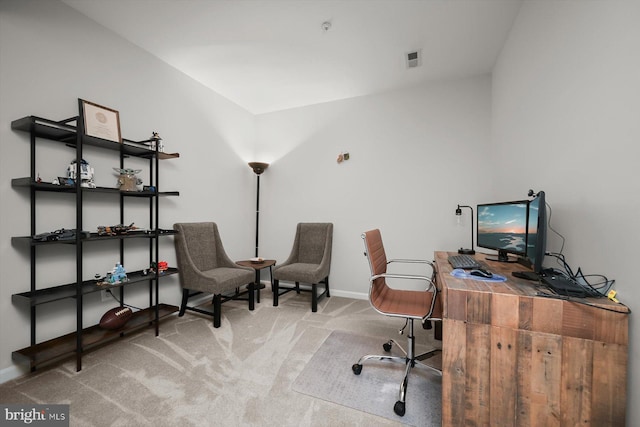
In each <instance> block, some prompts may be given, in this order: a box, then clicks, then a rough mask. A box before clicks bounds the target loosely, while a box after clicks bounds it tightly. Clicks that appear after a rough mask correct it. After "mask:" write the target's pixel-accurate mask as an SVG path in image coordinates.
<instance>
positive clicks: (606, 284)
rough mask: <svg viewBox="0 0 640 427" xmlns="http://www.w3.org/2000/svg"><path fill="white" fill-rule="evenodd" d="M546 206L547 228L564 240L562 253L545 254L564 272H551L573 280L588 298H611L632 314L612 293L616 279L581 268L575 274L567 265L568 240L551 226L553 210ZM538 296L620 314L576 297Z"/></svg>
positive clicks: (554, 270) (555, 270)
mask: <svg viewBox="0 0 640 427" xmlns="http://www.w3.org/2000/svg"><path fill="white" fill-rule="evenodd" d="M545 204H546V207H547V208H548V209H549V217H548V219H547V226H548V228H549V230H551V231H553V232H554V233H555V234H556V235H557V236H558V237H560V239H561V240H562V244H561V245H560V252H557V253H556V252H545V255H548V256H552V257H554V258H556V261H557V262H558V264H560V266H561V267H562V270H558V269H550V270H551V271H552V272H553V273H554V274H557V275H562V276H564V277H565V278H567V279H569V280H571V281H572V282H574V283H576V284H577V285H579V286H580V287H582V288H583V289H584V290H585V291H586V292H587V295H588V296H590V297H596V298H604V297H609V299H611V300H612V301H615V302H617V303H618V304H620V305H622V306H624V307H626V308H627V310H628V311H627V313H625V314H629V313H631V309H630V308H629V307H628V306H626V305H625V304H622V303H621V302H620V301H618V300H617V299H616V298H615V291H611V288H612V287H613V285H614V283H615V282H616V281H615V279H611V280H610V279H608V278H607V277H606V276H604V275H602V274H584V273H583V272H582V268H581V267H578V270H577V271H576V272H575V273H574V272H573V270H572V269H571V267H570V266H569V264H568V263H567V261H566V259H565V256H564V254H563V251H564V244H565V241H566V239H565V238H564V236H563V235H562V234H560V233H559V232H558V231H556V230H555V229H554V228H553V227H552V226H551V216H552V214H553V210H552V209H551V205H549V204H548V203H545ZM594 278H597V280H596V281H595V282H594V281H593V280H594ZM612 294H613V297H611V295H612ZM537 295H539V296H543V297H548V298H558V299H563V300H567V301H572V302H576V303H579V304H584V305H588V306H592V307H596V308H600V309H602V310H606V311H613V312H616V313H619V311H618V310H613V309H609V308H606V307H601V306H596V305H595V304H593V303H590V302H588V301H584V300H582V299H578V298H575V297H570V296H564V295H552V294H546V293H543V292H538V294H537Z"/></svg>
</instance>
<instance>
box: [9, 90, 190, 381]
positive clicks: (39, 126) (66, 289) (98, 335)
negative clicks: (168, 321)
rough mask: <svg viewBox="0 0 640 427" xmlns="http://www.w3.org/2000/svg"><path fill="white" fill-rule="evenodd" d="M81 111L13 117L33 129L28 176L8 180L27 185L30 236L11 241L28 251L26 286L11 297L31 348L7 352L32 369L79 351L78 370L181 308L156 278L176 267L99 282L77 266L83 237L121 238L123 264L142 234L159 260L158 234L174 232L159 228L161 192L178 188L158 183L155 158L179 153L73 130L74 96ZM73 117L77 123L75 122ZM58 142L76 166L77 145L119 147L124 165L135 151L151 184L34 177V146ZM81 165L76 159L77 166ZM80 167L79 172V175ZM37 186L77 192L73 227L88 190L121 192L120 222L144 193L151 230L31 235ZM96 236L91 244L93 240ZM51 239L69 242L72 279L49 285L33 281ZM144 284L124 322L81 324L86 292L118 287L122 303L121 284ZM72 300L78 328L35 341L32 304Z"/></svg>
mask: <svg viewBox="0 0 640 427" xmlns="http://www.w3.org/2000/svg"><path fill="white" fill-rule="evenodd" d="M78 108H79V112H80V113H79V115H78V116H75V117H72V118H70V119H66V120H61V121H54V120H48V119H44V118H41V117H36V116H26V117H23V118H21V119H18V120H14V121H13V122H12V123H11V128H12V129H13V130H16V131H21V132H26V133H28V134H29V136H30V144H31V146H30V148H31V151H30V157H31V162H30V176H28V177H22V178H14V179H12V181H11V185H12V187H14V188H16V189H26V190H28V191H29V192H30V196H31V198H30V217H31V230H30V235H29V236H17V237H12V239H11V240H12V244H15V245H26V246H28V249H29V251H30V259H31V268H30V278H31V280H30V289H29V291H27V292H22V293H17V294H13V295H12V301H13V302H14V303H15V304H23V305H26V306H28V307H29V309H30V316H31V345H30V346H29V347H26V348H23V349H20V350H17V351H14V352H13V353H12V357H13V359H14V360H16V361H19V362H25V363H28V364H29V366H30V368H31V370H32V371H33V370H36V369H37V368H38V367H41V366H44V365H49V364H51V363H55V362H58V361H60V360H64V359H67V358H70V357H73V356H75V358H76V369H77V370H78V371H79V370H81V369H82V355H83V353H85V352H87V351H89V350H91V349H94V348H97V347H99V346H101V345H103V344H106V343H108V342H110V341H112V340H114V339H117V338H119V337H122V336H124V335H126V334H128V333H131V332H134V331H137V330H140V329H142V328H146V327H149V326H155V333H156V335H158V334H159V323H160V320H161V319H162V318H164V317H166V316H168V315H170V314H172V313H174V312H176V311H177V310H178V307H176V306H173V305H167V304H161V303H160V302H159V301H158V295H159V283H160V280H161V279H162V278H163V277H166V276H170V275H173V274H177V273H178V270H177V269H176V268H173V267H171V268H168V269H167V270H165V271H158V270H157V269H156V270H155V271H151V272H149V271H148V270H147V269H143V270H138V271H132V272H127V277H128V280H127V281H126V282H122V283H118V284H114V285H108V286H106V287H105V286H104V285H100V284H98V281H97V280H85V279H84V273H83V268H82V260H83V247H84V245H85V244H99V243H98V242H101V241H113V240H118V241H119V245H120V247H119V249H120V262H121V263H122V264H123V265H124V257H125V243H124V242H125V241H127V240H129V239H147V240H148V241H149V265H152V264H155V265H156V266H157V265H158V262H159V259H160V258H159V241H160V238H161V237H164V236H170V235H173V234H175V232H174V231H173V230H162V229H160V228H159V199H160V197H165V196H179V195H180V194H179V192H177V191H165V192H162V191H160V188H159V160H166V159H175V158H178V157H180V155H179V154H178V153H165V152H162V151H159V150H158V146H157V144H156V147H155V148H153V149H152V148H150V147H149V146H148V145H146V144H145V143H147V142H149V140H147V141H132V140H127V139H123V140H122V142H121V143H118V142H113V141H109V140H105V139H100V138H95V137H91V136H88V135H86V134H84V133H83V132H78V131H77V129H83V128H84V126H83V124H82V114H81V111H82V101H81V100H78ZM74 122H75V123H76V126H74V125H73V123H74ZM41 142H42V143H62V144H64V145H66V146H67V147H71V148H74V149H75V154H76V156H75V159H76V164H77V165H80V163H81V159H82V150H83V147H85V146H93V147H98V148H100V149H105V150H111V151H114V152H117V153H118V155H119V159H120V167H121V168H124V163H125V159H126V158H127V157H138V158H142V159H147V160H148V161H149V180H150V187H154V188H155V190H154V191H148V190H146V191H121V190H120V189H118V188H110V187H97V188H87V187H83V186H81V182H80V180H76V182H75V183H74V185H57V184H53V183H45V182H39V180H38V178H37V176H36V149H37V144H39V143H41ZM78 168H79V166H78ZM79 172H80V171H79V169H78V174H77V175H78V176H80V173H79ZM40 192H54V193H67V194H73V195H74V196H75V205H76V230H84V228H83V218H82V216H83V207H84V206H83V205H84V200H83V196H84V195H85V194H91V193H104V194H105V195H108V194H112V195H113V197H114V198H119V205H120V219H119V223H121V224H123V223H124V205H125V200H126V199H127V198H147V199H148V200H149V224H150V229H149V230H145V231H139V230H136V231H130V232H127V233H125V234H119V235H100V234H98V233H93V232H92V233H76V234H75V236H74V237H73V238H72V239H70V240H56V241H45V242H42V241H36V240H34V239H33V238H32V236H34V235H36V205H37V194H38V193H40ZM94 242H95V243H94ZM49 245H74V246H75V255H76V281H75V282H73V283H66V284H61V285H57V286H49V287H46V288H39V287H38V280H37V277H36V263H37V256H38V253H37V252H38V248H40V247H42V246H49ZM144 282H146V283H148V287H149V306H148V307H147V308H144V309H142V310H140V311H137V312H135V313H134V316H133V317H132V319H130V320H129V321H128V322H127V324H126V326H125V327H124V328H122V329H119V330H117V331H109V330H105V329H102V328H100V327H99V326H98V325H94V326H90V327H84V325H83V297H84V296H86V295H87V294H90V293H94V292H100V291H102V290H105V289H113V290H118V291H119V292H120V298H119V300H120V301H121V304H123V303H124V289H125V287H128V286H132V285H136V284H140V283H144ZM69 298H70V299H75V302H76V304H75V305H76V331H74V332H72V333H70V334H66V335H63V336H60V337H57V338H54V339H51V340H47V341H43V342H37V339H36V325H37V316H36V311H37V310H36V309H37V307H38V306H40V305H42V304H47V303H50V302H53V301H59V300H62V299H69Z"/></svg>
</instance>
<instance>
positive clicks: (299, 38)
mask: <svg viewBox="0 0 640 427" xmlns="http://www.w3.org/2000/svg"><path fill="white" fill-rule="evenodd" d="M63 1H64V3H66V4H67V5H69V6H71V7H73V8H74V9H76V10H78V11H79V12H81V13H83V14H84V15H86V16H88V17H89V18H91V19H92V20H94V21H96V22H97V23H99V24H100V25H103V26H104V27H106V28H108V29H110V30H112V31H113V32H115V33H116V34H118V35H120V36H121V37H123V38H125V39H127V40H128V41H130V42H131V43H133V44H135V45H137V46H139V47H141V48H142V49H144V50H146V51H148V52H150V53H151V54H152V55H154V56H156V57H158V58H159V59H161V60H162V61H164V62H166V63H167V64H170V65H171V66H173V67H175V68H176V69H178V70H180V71H182V72H183V73H185V74H187V75H189V76H190V77H192V78H193V79H195V80H197V81H199V82H200V83H202V84H203V85H205V86H207V87H209V88H211V89H212V90H214V91H215V92H217V93H219V94H220V95H222V96H224V97H226V98H228V99H229V100H231V101H233V102H234V103H236V104H238V105H240V106H242V107H243V108H245V109H247V110H248V111H250V112H252V113H254V114H262V113H268V112H272V111H277V110H282V109H288V108H295V107H300V106H305V105H310V104H316V103H322V102H328V101H334V100H338V99H344V98H350V97H356V96H362V95H368V94H373V93H379V92H384V91H388V90H393V89H398V88H404V87H409V86H412V85H416V84H420V83H422V82H426V81H433V80H442V79H452V78H461V77H466V76H471V75H477V74H483V73H489V72H491V69H492V67H493V65H494V63H495V61H496V58H497V57H498V55H499V53H500V50H501V48H502V46H503V45H504V42H505V40H506V38H507V36H508V33H509V30H510V28H511V26H512V24H513V22H514V20H515V18H516V15H517V13H518V10H519V7H520V2H521V0H115V1H104V0H63ZM323 24H324V25H323ZM327 27H328V28H327ZM411 52H420V54H421V55H420V60H419V61H418V62H419V63H420V65H419V66H418V67H412V68H410V67H408V66H407V54H408V53H411Z"/></svg>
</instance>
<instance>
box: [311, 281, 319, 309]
mask: <svg viewBox="0 0 640 427" xmlns="http://www.w3.org/2000/svg"><path fill="white" fill-rule="evenodd" d="M317 311H318V285H316V284H315V283H312V284H311V312H312V313H315V312H317Z"/></svg>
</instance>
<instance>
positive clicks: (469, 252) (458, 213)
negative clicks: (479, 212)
mask: <svg viewBox="0 0 640 427" xmlns="http://www.w3.org/2000/svg"><path fill="white" fill-rule="evenodd" d="M462 208H469V209H470V210H471V249H463V248H460V249H458V253H459V254H465V255H473V254H475V253H476V251H475V250H474V249H473V208H472V207H471V206H467V205H458V208H457V209H456V216H457V217H458V223H459V222H460V217H461V216H462Z"/></svg>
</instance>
